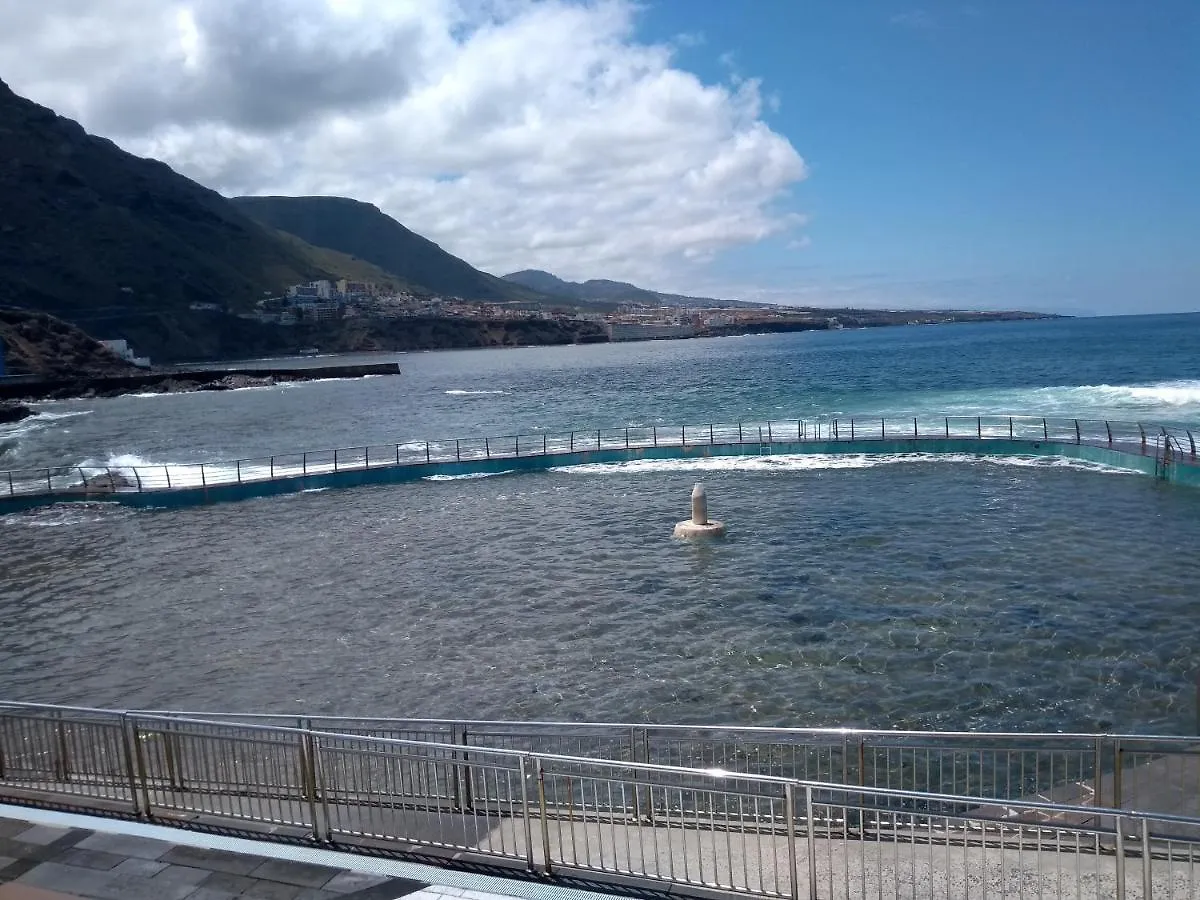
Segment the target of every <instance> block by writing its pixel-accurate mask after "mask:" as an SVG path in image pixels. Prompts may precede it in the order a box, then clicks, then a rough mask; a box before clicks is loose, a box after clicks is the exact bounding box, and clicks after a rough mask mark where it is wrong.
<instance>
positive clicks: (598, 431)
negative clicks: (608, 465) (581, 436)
mask: <svg viewBox="0 0 1200 900" xmlns="http://www.w3.org/2000/svg"><path fill="white" fill-rule="evenodd" d="M596 449H597V450H599V449H600V429H596Z"/></svg>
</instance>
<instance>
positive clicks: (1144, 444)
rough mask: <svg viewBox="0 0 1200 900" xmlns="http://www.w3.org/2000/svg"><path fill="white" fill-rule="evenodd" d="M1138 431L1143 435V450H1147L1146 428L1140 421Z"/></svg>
mask: <svg viewBox="0 0 1200 900" xmlns="http://www.w3.org/2000/svg"><path fill="white" fill-rule="evenodd" d="M1138 432H1140V433H1141V435H1142V452H1143V453H1145V452H1146V429H1145V428H1143V427H1142V423H1141V422H1138Z"/></svg>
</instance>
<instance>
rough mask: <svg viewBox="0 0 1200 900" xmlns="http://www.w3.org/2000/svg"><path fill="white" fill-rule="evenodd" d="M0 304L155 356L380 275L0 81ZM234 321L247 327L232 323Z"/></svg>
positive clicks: (207, 346)
mask: <svg viewBox="0 0 1200 900" xmlns="http://www.w3.org/2000/svg"><path fill="white" fill-rule="evenodd" d="M0 163H2V164H0V305H9V306H15V307H21V308H24V309H30V310H35V311H39V312H47V313H51V314H53V315H56V316H59V317H61V318H63V319H65V320H67V321H69V322H72V323H74V324H76V325H79V326H81V327H83V328H84V329H85V330H87V331H88V332H90V333H92V334H94V335H96V336H98V337H104V338H116V337H124V338H127V339H129V340H130V341H132V342H133V343H134V344H135V346H136V347H137V350H138V351H139V352H141V353H148V354H149V355H150V356H152V357H167V358H172V357H180V356H182V357H187V356H191V355H194V354H196V353H205V354H210V355H211V354H216V355H220V354H221V353H222V352H223V351H222V346H223V344H222V342H223V338H222V337H221V336H220V334H219V332H222V331H227V332H232V331H233V330H234V329H222V328H215V329H214V327H213V319H214V316H213V314H212V313H197V312H195V311H193V310H191V309H190V308H189V307H190V305H191V304H192V303H197V302H199V303H217V304H219V305H221V306H222V307H224V308H227V309H230V310H232V311H238V310H243V309H248V308H250V307H252V306H253V304H254V302H255V301H256V300H257V299H259V298H261V297H262V296H263V294H264V293H272V294H274V293H278V292H279V291H281V290H282V289H283V288H284V287H286V286H287V285H289V284H294V283H296V282H299V281H308V280H309V279H312V278H322V277H329V278H337V277H350V278H365V277H369V278H370V280H373V281H379V280H392V281H394V282H396V283H397V284H400V283H401V280H400V279H396V278H391V279H384V278H383V277H382V275H381V273H380V271H379V269H378V268H376V267H374V266H370V265H369V264H367V263H365V262H363V261H361V260H353V259H350V258H348V257H346V256H344V255H343V254H340V253H338V252H336V251H333V250H325V249H324V248H314V247H311V246H309V245H307V244H305V243H304V242H303V241H301V240H299V239H297V238H293V237H291V236H282V235H279V234H278V233H277V232H275V231H273V230H270V229H267V228H264V227H263V226H262V225H261V224H259V223H258V222H256V221H254V220H253V219H251V218H249V217H248V216H246V215H245V214H243V213H242V212H241V211H239V210H238V209H237V208H236V207H235V206H234V205H233V204H231V203H230V202H229V201H228V200H226V199H225V198H224V197H222V196H221V195H220V194H218V193H216V192H215V191H211V190H209V189H207V188H205V187H203V186H201V185H199V184H197V183H195V182H194V181H191V180H190V179H188V178H185V177H183V176H182V175H179V174H178V173H176V172H174V171H172V170H171V169H170V168H169V167H168V166H167V165H165V164H163V163H161V162H158V161H156V160H152V159H142V158H140V157H137V156H134V155H133V154H130V153H126V152H125V151H124V150H121V149H120V148H119V147H117V146H116V145H115V144H113V143H112V142H111V141H108V140H105V139H104V138H100V137H94V136H92V135H89V134H88V133H87V132H85V131H84V130H83V128H82V127H81V126H80V125H79V124H78V123H76V122H73V121H71V120H70V119H66V118H63V117H61V116H58V115H56V114H55V113H54V112H53V111H52V110H49V109H46V108H44V107H42V106H39V105H37V104H36V103H33V102H31V101H29V100H26V99H24V98H22V97H19V96H17V95H16V94H14V93H13V92H12V91H11V90H10V89H9V88H8V86H7V85H5V84H4V83H3V82H0ZM230 319H231V322H237V321H240V320H237V319H232V317H230Z"/></svg>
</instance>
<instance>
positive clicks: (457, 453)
mask: <svg viewBox="0 0 1200 900" xmlns="http://www.w3.org/2000/svg"><path fill="white" fill-rule="evenodd" d="M454 461H455V462H462V448H461V447H460V446H459V440H458V438H455V439H454Z"/></svg>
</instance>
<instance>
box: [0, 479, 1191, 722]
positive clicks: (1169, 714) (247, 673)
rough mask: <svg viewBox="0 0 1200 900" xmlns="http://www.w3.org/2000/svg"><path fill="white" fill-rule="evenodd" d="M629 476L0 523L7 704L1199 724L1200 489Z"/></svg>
mask: <svg viewBox="0 0 1200 900" xmlns="http://www.w3.org/2000/svg"><path fill="white" fill-rule="evenodd" d="M695 477H696V475H695V473H694V472H692V471H687V470H684V471H661V470H659V471H655V470H649V471H641V472H638V471H636V470H635V471H626V470H622V469H620V468H612V469H603V470H589V469H585V470H583V471H563V472H551V473H543V474H535V475H510V476H500V477H494V478H487V479H482V480H474V481H458V482H439V483H429V482H425V483H418V484H412V485H401V486H394V487H373V488H367V489H356V490H347V491H328V492H322V493H314V494H304V495H297V496H292V497H287V498H279V499H268V500H258V501H250V502H246V503H240V504H229V505H224V506H212V507H204V508H196V509H188V510H181V511H169V512H168V511H131V510H122V509H116V508H107V507H98V506H92V507H84V506H72V507H58V508H54V509H49V510H44V511H41V512H37V513H31V514H28V515H20V516H10V517H5V518H3V519H0V541H3V546H4V550H5V554H4V556H5V565H4V569H3V571H2V572H0V683H3V684H4V686H5V687H4V694H5V695H7V696H8V697H10V698H15V699H30V700H46V701H59V702H74V703H89V704H98V705H117V706H141V707H161V706H174V707H192V708H198V709H211V710H216V709H240V710H260V711H267V710H269V711H280V712H291V711H306V712H313V713H317V712H324V713H338V714H355V713H363V714H367V713H370V714H377V715H380V714H390V715H406V716H415V715H429V716H478V717H521V718H570V719H591V720H595V719H610V720H611V719H619V720H631V719H637V720H655V721H682V722H754V723H763V724H790V725H810V724H811V725H822V724H824V725H832V724H839V725H840V724H861V725H875V726H882V727H893V726H895V727H900V726H911V727H926V726H929V727H945V728H972V727H979V728H1004V729H1012V728H1044V729H1049V730H1061V729H1081V730H1091V729H1095V728H1116V729H1121V730H1149V731H1185V730H1188V729H1189V728H1190V725H1191V723H1192V722H1193V721H1194V718H1193V717H1194V710H1193V703H1194V694H1193V688H1192V686H1191V684H1192V682H1191V673H1192V670H1193V669H1194V666H1195V660H1194V648H1195V647H1196V646H1197V644H1198V643H1200V597H1198V596H1197V595H1196V592H1195V590H1194V587H1195V574H1196V568H1195V564H1194V561H1193V553H1194V548H1195V547H1196V546H1198V545H1200V491H1198V492H1193V491H1187V490H1180V489H1178V488H1171V487H1164V486H1162V485H1159V484H1157V483H1155V482H1154V481H1153V480H1152V479H1149V478H1145V477H1134V476H1128V475H1118V474H1097V473H1094V472H1085V471H1077V470H1074V469H1069V468H1047V467H1019V466H1005V465H997V464H995V463H994V462H990V461H982V460H980V461H960V462H957V463H953V462H949V463H948V462H935V461H916V462H909V463H905V464H900V465H888V466H869V465H866V466H864V467H862V468H856V469H849V470H846V469H842V470H836V471H834V470H799V471H786V472H770V471H753V470H752V471H739V470H711V471H706V472H705V473H704V478H705V481H706V484H707V487H708V491H709V495H710V498H711V499H710V503H711V506H712V510H713V513H714V515H716V516H717V517H719V518H722V519H724V520H726V521H727V522H728V523H729V524H730V525H731V533H730V536H729V537H728V539H727V540H725V541H722V542H714V543H708V544H689V543H683V542H677V541H674V540H672V539H671V538H670V533H671V527H672V525H673V524H674V522H675V521H676V520H678V519H681V518H685V517H686V512H687V497H688V493H689V491H690V489H691V485H692V483H693V481H694V480H695Z"/></svg>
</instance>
